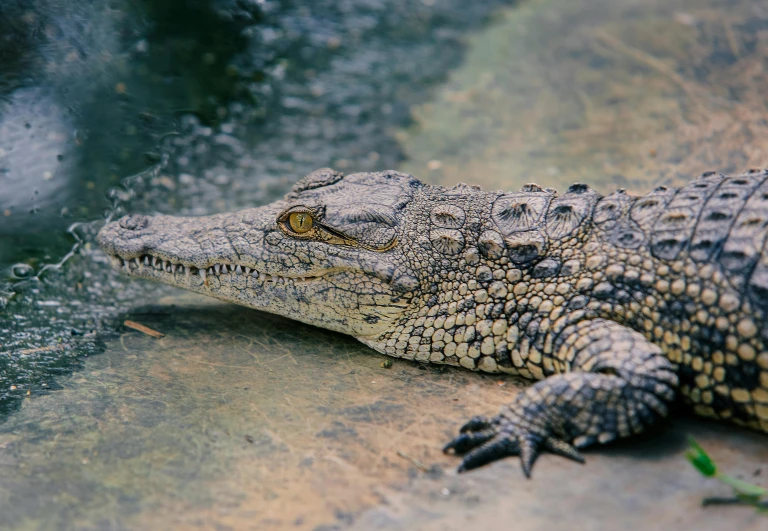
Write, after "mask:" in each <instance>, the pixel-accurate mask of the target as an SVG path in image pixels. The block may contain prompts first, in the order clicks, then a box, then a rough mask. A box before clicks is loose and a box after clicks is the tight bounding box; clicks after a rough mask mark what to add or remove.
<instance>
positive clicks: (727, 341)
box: [98, 168, 768, 477]
mask: <svg viewBox="0 0 768 531" xmlns="http://www.w3.org/2000/svg"><path fill="white" fill-rule="evenodd" d="M767 236H768V170H750V171H748V172H745V173H743V174H740V175H732V176H726V175H723V174H719V173H715V172H708V173H704V174H703V175H701V176H699V177H697V178H696V179H694V180H693V181H691V182H690V183H689V184H687V185H686V186H684V187H682V188H679V189H676V188H671V187H665V186H659V187H657V188H656V189H654V190H653V191H651V192H650V193H649V194H647V195H645V196H634V195H631V194H629V193H627V192H626V191H625V190H618V191H616V192H614V193H611V194H609V195H605V196H604V195H601V194H600V193H598V192H597V191H595V190H594V189H591V188H590V187H589V186H587V185H585V184H573V185H572V186H570V187H569V188H568V189H567V191H566V192H565V193H564V194H562V195H559V194H558V193H557V192H556V191H555V190H554V189H551V188H542V187H540V186H538V185H535V184H528V185H525V186H523V187H522V189H521V190H520V191H517V192H504V191H483V190H481V189H480V188H479V187H476V186H470V185H467V184H463V183H462V184H458V185H457V186H454V187H452V188H446V187H442V186H432V185H428V184H425V183H423V182H421V181H419V180H418V179H416V178H415V177H413V176H411V175H408V174H405V173H400V172H396V171H382V172H378V173H355V174H351V175H346V176H345V175H344V174H342V173H340V172H338V171H334V170H332V169H329V168H324V169H320V170H316V171H314V172H312V173H310V174H309V175H307V176H306V177H304V178H303V179H301V180H300V181H299V182H298V183H296V184H295V185H294V186H293V188H292V189H291V191H290V192H289V193H288V194H287V195H286V196H285V197H284V198H283V199H281V200H279V201H276V202H274V203H272V204H269V205H266V206H262V207H258V208H250V209H246V210H242V211H239V212H235V213H223V214H216V215H211V216H205V217H174V216H168V215H155V216H146V215H140V214H129V215H127V216H125V217H123V218H122V219H120V220H118V221H112V222H110V223H108V224H106V225H105V226H104V227H103V228H102V229H101V231H100V232H99V234H98V241H99V243H100V245H101V246H102V248H103V249H104V250H105V252H106V253H107V254H108V255H109V256H110V258H111V261H112V264H113V266H114V267H116V268H118V269H120V270H121V271H123V272H124V273H126V274H128V275H129V276H131V277H136V278H143V279H149V280H155V281H159V282H162V283H165V284H170V285H173V286H177V287H180V288H184V289H187V290H191V291H194V292H198V293H202V294H205V295H209V296H213V297H217V298H219V299H222V300H225V301H230V302H233V303H236V304H241V305H244V306H247V307H250V308H256V309H259V310H264V311H267V312H272V313H276V314H279V315H283V316H285V317H288V318H291V319H296V320H298V321H302V322H304V323H308V324H310V325H315V326H319V327H322V328H326V329H330V330H334V331H338V332H342V333H345V334H349V335H352V336H354V337H355V338H357V339H359V340H360V341H362V342H363V343H364V344H365V345H368V346H369V347H371V348H372V349H374V350H376V351H378V352H381V353H384V354H388V355H390V356H394V357H397V358H403V359H407V360H416V361H419V362H431V363H438V364H447V365H455V366H460V367H465V368H467V369H471V370H474V371H484V372H488V373H508V374H514V375H519V376H521V377H524V378H527V379H531V380H535V382H534V383H532V385H530V386H529V387H526V388H525V389H524V390H522V391H521V392H520V393H518V394H517V395H516V397H515V399H514V401H513V402H512V403H511V404H507V405H504V406H503V407H502V408H501V410H500V412H499V413H498V415H496V416H494V417H484V416H477V417H474V418H472V419H471V420H469V422H467V423H466V424H465V425H464V426H463V427H462V428H460V430H459V433H458V435H457V436H456V437H455V438H454V439H453V440H452V441H450V442H449V443H448V444H447V445H446V446H445V448H444V451H445V452H447V453H452V454H456V455H459V456H461V457H462V461H461V463H460V465H459V469H458V470H459V471H460V472H462V471H466V470H470V469H473V468H476V467H479V466H482V465H485V464H487V463H490V462H492V461H495V460H497V459H500V458H503V457H507V456H519V458H520V460H521V463H522V469H523V472H524V474H525V475H526V476H527V477H530V475H531V469H532V467H533V464H534V462H535V460H536V459H537V457H538V456H539V455H540V454H541V453H542V452H544V451H548V452H551V453H554V454H558V455H561V456H564V457H567V458H570V459H573V460H575V461H579V462H584V458H583V456H582V453H581V452H580V450H581V449H582V448H585V447H587V446H590V445H594V444H603V443H608V442H610V441H612V440H614V439H617V438H624V437H630V436H633V435H635V434H638V433H640V432H643V431H644V430H647V429H648V428H649V427H651V426H653V425H656V424H657V423H659V422H660V421H662V420H663V419H665V418H666V417H668V416H669V414H670V411H672V410H673V409H674V408H675V407H677V405H678V404H684V405H686V406H687V407H689V408H690V409H692V410H693V412H694V413H696V414H699V415H703V416H706V417H714V418H716V419H722V420H728V421H731V422H733V423H736V424H739V425H742V426H746V427H749V428H752V429H755V430H758V431H762V432H768V326H766V317H767V316H768V238H767Z"/></svg>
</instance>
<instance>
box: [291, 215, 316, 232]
mask: <svg viewBox="0 0 768 531" xmlns="http://www.w3.org/2000/svg"><path fill="white" fill-rule="evenodd" d="M288 223H289V224H290V225H291V228H292V229H293V230H294V231H295V232H297V233H299V234H303V233H305V232H307V231H308V230H309V229H311V228H312V216H311V215H310V214H309V213H308V212H292V213H291V215H290V216H288Z"/></svg>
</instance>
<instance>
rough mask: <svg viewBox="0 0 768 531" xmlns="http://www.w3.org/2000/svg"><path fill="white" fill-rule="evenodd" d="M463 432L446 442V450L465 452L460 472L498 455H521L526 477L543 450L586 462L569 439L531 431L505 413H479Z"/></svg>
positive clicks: (458, 452) (490, 460) (502, 456)
mask: <svg viewBox="0 0 768 531" xmlns="http://www.w3.org/2000/svg"><path fill="white" fill-rule="evenodd" d="M460 432H461V433H460V435H459V436H458V437H456V438H455V439H453V440H452V441H451V442H449V443H448V444H446V445H445V447H444V448H443V452H445V453H452V454H456V455H462V456H463V457H464V458H463V459H462V461H461V464H460V465H459V468H458V472H466V471H467V470H472V469H473V468H478V467H481V466H483V465H486V464H488V463H491V462H493V461H496V460H498V459H502V458H504V457H509V456H515V455H519V456H520V461H521V464H522V466H523V473H524V474H525V477H527V478H530V477H531V469H532V468H533V464H534V463H535V462H536V459H537V458H538V457H539V455H541V452H542V451H544V450H547V451H549V452H552V453H554V454H557V455H560V456H563V457H567V458H569V459H572V460H574V461H577V462H579V463H584V457H583V456H582V455H581V454H580V453H579V452H578V451H577V450H576V448H574V447H573V446H572V445H571V444H569V443H568V442H566V441H564V440H561V439H557V438H555V437H551V436H547V435H539V434H536V433H531V432H529V431H526V430H525V429H522V428H520V427H519V426H516V425H514V424H512V423H511V422H510V421H509V420H508V419H505V418H503V417H501V416H499V417H496V418H495V419H493V420H488V419H486V418H484V417H475V418H473V419H472V420H470V421H469V422H468V423H467V424H465V425H464V426H463V427H462V428H461V430H460Z"/></svg>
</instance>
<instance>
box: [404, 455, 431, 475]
mask: <svg viewBox="0 0 768 531" xmlns="http://www.w3.org/2000/svg"><path fill="white" fill-rule="evenodd" d="M397 455H399V456H400V457H402V458H403V459H405V460H406V461H408V462H409V463H411V464H412V465H413V466H415V467H416V468H418V469H419V470H421V471H423V472H429V468H428V467H427V465H425V464H424V463H422V462H421V461H418V460H416V459H414V458H413V457H411V456H410V455H408V454H405V453H403V452H401V451H400V450H398V451H397Z"/></svg>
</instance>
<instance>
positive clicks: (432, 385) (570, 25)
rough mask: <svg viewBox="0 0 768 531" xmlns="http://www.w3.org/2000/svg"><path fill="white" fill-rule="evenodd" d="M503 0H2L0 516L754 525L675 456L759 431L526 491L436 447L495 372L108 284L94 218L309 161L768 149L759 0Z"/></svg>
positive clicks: (624, 168) (242, 202)
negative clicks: (421, 359)
mask: <svg viewBox="0 0 768 531" xmlns="http://www.w3.org/2000/svg"><path fill="white" fill-rule="evenodd" d="M511 4H512V2H501V1H499V2H494V1H485V2H471V3H469V2H458V1H454V0H422V1H415V0H411V1H405V0H395V1H387V2H385V1H383V0H382V1H376V0H365V1H363V0H358V1H354V2H353V1H346V2H344V1H327V2H326V1H319V2H317V1H314V2H287V1H286V2H279V3H278V2H257V1H254V2H234V1H229V0H216V1H214V0H211V1H209V2H203V1H189V2H172V3H167V4H166V3H158V2H150V1H144V2H132V3H128V2H126V3H122V2H117V1H113V2H99V1H96V0H79V1H76V2H67V3H66V5H67V6H68V7H67V9H68V11H67V12H68V13H69V14H70V15H71V16H69V17H63V16H62V13H63V12H64V11H63V8H62V6H63V5H64V3H63V2H57V1H56V0H35V2H33V3H31V4H30V2H22V1H21V0H19V1H18V2H16V1H14V2H4V3H3V7H1V8H0V10H2V11H0V35H4V36H7V37H6V38H5V39H3V40H0V72H3V74H4V77H2V78H0V135H1V136H0V147H1V148H2V149H4V150H5V152H3V153H2V155H0V168H2V169H0V183H2V188H0V214H2V215H1V216H0V238H1V239H0V242H1V243H2V247H1V248H0V269H1V270H2V271H3V272H4V275H3V276H4V284H3V285H2V287H1V288H0V291H2V293H0V297H2V298H4V299H5V300H6V301H7V302H6V303H5V304H4V306H5V307H4V310H3V311H2V313H0V404H2V405H0V408H2V411H0V419H2V420H1V421H0V422H2V423H1V424H0V466H2V470H3V474H2V475H0V476H1V479H0V527H9V528H16V529H22V528H37V529H65V528H83V529H126V528H130V529H142V528H194V527H201V528H211V527H217V528H221V529H227V528H230V529H280V528H296V529H323V530H328V529H344V528H349V527H352V528H355V527H356V528H359V529H459V528H461V529H467V528H474V527H478V526H479V527H483V528H486V527H487V528H490V527H491V526H504V525H506V526H508V524H509V522H510V521H514V522H515V523H516V524H518V525H519V526H520V527H521V528H527V529H537V528H552V527H557V526H558V525H561V522H562V521H563V520H564V519H566V518H576V517H578V518H579V519H581V520H583V521H584V522H585V523H587V522H588V523H589V525H591V526H592V527H594V528H601V526H602V527H603V528H616V527H620V526H621V525H624V524H626V523H627V522H632V525H633V527H636V528H638V529H642V528H648V529H651V528H657V527H661V528H675V527H680V526H683V523H684V525H685V527H687V528H694V527H695V528H701V529H718V528H723V527H724V526H726V525H727V526H729V527H740V528H755V529H757V528H759V527H758V526H759V525H760V524H761V521H758V520H756V518H759V517H756V516H755V515H754V514H753V513H751V512H749V511H746V512H745V511H744V510H741V509H740V508H738V507H735V508H727V509H723V510H718V512H717V513H715V512H709V511H708V512H704V511H702V510H701V509H700V508H699V501H700V499H701V498H702V497H704V496H708V495H727V494H728V493H727V492H722V491H720V490H718V488H717V486H716V485H712V484H710V483H707V482H705V481H704V480H702V479H701V478H699V477H698V476H697V475H696V474H695V473H694V472H693V471H692V470H691V469H690V467H689V466H688V464H687V463H686V462H685V460H684V458H683V456H682V454H683V452H684V448H685V435H686V434H688V433H694V434H695V435H696V437H697V439H699V440H700V441H701V442H702V443H704V444H705V447H706V448H707V449H708V450H710V451H711V452H712V453H713V454H714V455H715V457H716V459H718V461H719V462H721V463H722V464H723V466H724V467H726V468H727V469H728V470H729V471H731V472H734V473H735V474H737V475H740V476H741V477H743V478H745V479H749V480H751V481H758V482H759V481H760V480H761V478H762V477H764V471H765V468H766V466H768V453H766V449H765V441H764V436H761V435H758V434H752V433H747V432H744V431H741V430H737V429H736V428H733V427H731V426H723V425H719V424H714V423H713V424H707V423H702V422H698V421H691V420H686V421H684V422H680V421H677V420H676V421H674V422H673V423H672V424H673V426H671V427H670V429H669V430H667V431H666V432H665V433H666V435H664V436H656V437H650V438H646V439H643V440H640V441H638V442H636V443H633V444H628V445H623V446H621V445H619V446H618V447H614V448H613V449H608V450H599V451H595V452H591V453H590V454H589V456H588V459H589V463H588V465H587V466H585V467H581V466H579V465H577V464H573V463H569V462H565V461H563V460H557V459H555V458H549V457H544V458H542V459H541V460H540V462H539V463H538V464H537V468H536V470H535V479H534V481H533V482H525V481H523V479H522V475H521V473H520V471H519V467H518V464H517V463H515V462H514V461H513V460H507V461H504V462H502V463H499V464H497V465H494V466H491V467H488V468H486V469H483V470H481V471H478V472H476V473H473V474H472V475H465V476H460V477H457V476H455V475H454V474H453V472H452V471H453V468H454V467H455V464H456V462H455V459H453V458H451V457H449V456H443V455H442V454H441V453H440V451H439V449H440V446H441V444H443V443H444V442H445V441H447V440H448V439H449V438H450V437H451V435H453V434H454V432H455V430H456V429H457V428H458V426H459V425H460V424H461V423H462V422H463V421H464V420H466V418H468V417H469V416H471V415H474V414H478V413H484V414H489V413H494V412H495V411H496V410H497V408H498V406H499V405H500V404H502V403H504V402H508V401H509V400H511V398H512V397H513V396H514V394H515V393H516V392H517V391H518V390H519V386H520V382H518V381H516V380H514V379H508V378H500V377H495V376H491V375H479V374H474V373H470V372H468V371H461V370H455V369H452V368H441V367H429V368H425V367H419V366H417V365H414V364H411V363H407V362H403V361H400V360H395V361H394V363H393V365H392V367H391V368H389V369H387V368H385V367H384V366H382V361H383V357H381V356H378V355H375V354H374V353H372V352H371V351H370V349H367V348H366V347H364V346H363V345H361V344H359V343H357V342H356V341H354V340H352V339H351V338H348V337H345V336H341V335H338V334H334V333H330V332H327V331H323V330H319V329H314V328H312V327H308V326H304V325H300V324H297V323H294V322H291V321H288V320H285V319H281V318H278V317H273V316H269V315H266V314H261V313H259V312H254V311H250V310H246V309H244V308H240V307H236V306H233V305H227V304H223V303H219V302H216V301H211V300H207V299H205V298H203V297H199V296H194V295H189V294H183V293H181V292H179V291H177V290H173V289H171V288H167V287H162V286H158V285H154V284H146V283H140V282H127V281H126V280H124V279H121V278H120V277H118V276H116V275H115V274H114V273H113V272H112V271H111V270H110V269H109V268H108V267H107V264H106V261H105V257H104V256H103V255H102V254H101V253H100V252H99V251H98V250H97V249H96V248H95V247H94V245H93V237H94V235H95V233H96V231H97V230H98V228H99V227H100V225H101V223H102V220H103V218H104V217H105V216H119V215H121V214H122V213H123V212H129V211H130V212H149V213H151V212H165V213H180V214H209V213H214V212H220V211H225V210H232V209H236V208H241V207H244V206H250V205H254V204H262V203H265V202H268V201H270V200H272V199H273V198H275V197H278V196H280V195H282V194H283V193H284V192H285V191H286V190H287V189H288V188H289V187H290V185H291V184H292V182H293V181H295V180H296V179H297V178H298V177H300V176H302V175H303V174H304V173H306V172H308V171H310V170H312V169H314V168H317V167H321V166H328V165H331V166H334V167H337V168H339V169H342V170H347V171H358V170H359V171H365V170H377V169H384V168H397V169H402V170H405V171H409V172H412V173H414V174H415V175H417V176H418V177H420V178H423V179H425V180H428V181H430V182H435V183H442V184H448V185H452V184H455V183H456V182H458V181H465V182H471V183H474V184H480V185H483V186H485V187H486V188H503V189H513V188H516V187H518V186H520V185H521V184H523V183H525V182H529V181H537V182H539V183H540V184H544V185H547V186H558V187H560V188H562V187H564V186H567V185H568V184H570V183H571V182H573V181H586V182H589V183H590V184H592V185H593V186H596V187H599V188H600V189H601V191H606V192H607V191H609V190H610V189H613V188H616V187H625V188H628V189H630V190H632V191H637V192H641V191H644V190H647V189H648V188H649V187H651V186H652V185H655V184H661V183H664V184H680V183H681V182H683V181H685V180H687V179H688V178H689V177H690V176H691V175H694V174H697V173H700V172H702V171H706V170H709V169H718V170H723V171H734V170H740V169H743V168H745V167H750V166H765V165H766V164H768V162H767V161H768V145H767V144H766V143H765V141H764V140H763V139H765V138H768V135H766V134H765V133H766V131H765V128H766V125H765V124H766V116H765V112H766V111H765V109H766V108H768V106H766V105H765V103H766V100H765V97H766V96H765V91H763V90H762V87H765V86H766V82H768V79H766V78H767V77H768V74H766V70H765V68H764V66H763V65H764V64H765V58H766V57H768V10H766V6H765V3H764V2H763V1H756V0H739V1H729V2H725V1H719V0H706V1H701V0H673V1H671V2H670V1H669V0H664V1H662V0H620V1H608V0H604V1H603V0H581V1H568V2H566V1H563V0H526V1H524V2H520V3H519V4H515V5H511ZM30 5H31V6H32V7H31V8H30V7H29V6H30ZM166 5H172V6H173V7H162V6H166ZM158 6H161V7H158ZM27 123H28V124H29V127H27ZM59 156H61V157H59ZM49 174H50V175H49ZM6 210H7V211H9V212H10V214H9V215H6V212H5V211H6ZM73 249H74V251H75V252H74V253H72V254H69V253H70V251H72V250H73ZM57 264H61V265H60V266H57ZM125 319H131V320H135V321H139V322H142V323H144V324H146V325H149V326H151V327H153V328H156V329H158V330H160V331H162V332H164V333H165V334H166V337H165V338H163V339H160V340H158V339H154V338H151V337H148V336H145V335H142V334H140V333H138V332H135V331H132V330H129V329H127V328H125V327H123V326H122V325H121V323H122V322H123V320H125ZM398 452H399V453H398ZM403 456H405V457H403ZM414 460H415V461H416V462H418V463H421V464H422V465H423V466H421V467H420V466H417V465H414V464H413V463H414ZM760 470H762V471H763V474H762V476H755V477H753V475H754V474H756V473H757V474H759V471H760ZM553 500H557V501H556V502H553ZM681 522H683V523H681Z"/></svg>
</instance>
